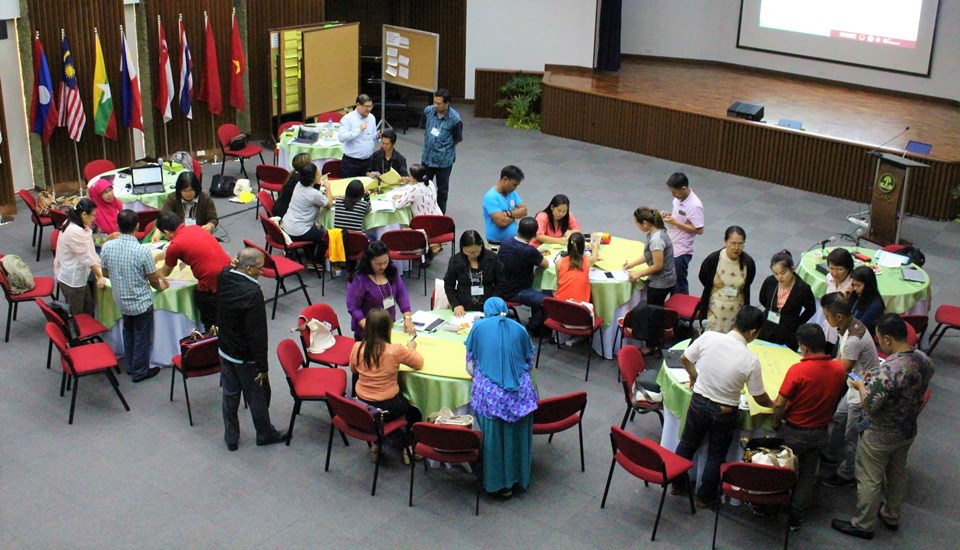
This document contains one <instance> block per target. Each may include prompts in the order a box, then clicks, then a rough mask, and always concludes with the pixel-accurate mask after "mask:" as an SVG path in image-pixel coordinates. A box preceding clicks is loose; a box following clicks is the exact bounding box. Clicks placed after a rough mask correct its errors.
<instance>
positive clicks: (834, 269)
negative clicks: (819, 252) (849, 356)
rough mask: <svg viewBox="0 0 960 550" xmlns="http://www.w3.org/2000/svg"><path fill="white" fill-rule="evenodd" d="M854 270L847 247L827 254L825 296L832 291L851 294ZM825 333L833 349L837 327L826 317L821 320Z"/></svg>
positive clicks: (830, 348)
mask: <svg viewBox="0 0 960 550" xmlns="http://www.w3.org/2000/svg"><path fill="white" fill-rule="evenodd" d="M852 272H853V256H851V255H850V251H848V250H847V249H846V248H834V249H833V250H831V251H830V252H829V253H828V254H827V277H826V278H827V290H826V292H824V296H826V295H827V294H830V293H832V292H840V293H842V294H843V295H844V296H847V297H849V296H850V292H851V290H850V286H851V285H852V284H853V280H852V279H851V278H850V273H852ZM820 326H821V327H823V333H824V334H825V335H826V338H827V351H831V352H832V351H833V350H834V347H835V346H836V345H837V338H838V336H837V329H835V328H834V327H832V326H830V323H828V322H827V320H826V319H824V320H823V321H821V323H820Z"/></svg>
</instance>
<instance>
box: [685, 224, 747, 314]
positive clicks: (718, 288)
mask: <svg viewBox="0 0 960 550" xmlns="http://www.w3.org/2000/svg"><path fill="white" fill-rule="evenodd" d="M746 240H747V232H746V231H744V230H743V228H742V227H739V226H736V225H731V226H730V227H728V228H727V230H726V231H725V232H724V235H723V242H724V247H723V248H721V249H720V250H717V251H716V252H714V253H712V254H710V255H709V256H707V257H706V258H704V260H703V263H702V264H700V276H699V278H700V283H701V284H703V296H702V297H701V298H700V316H701V318H702V319H707V320H708V327H707V328H708V330H717V331H721V332H727V331H729V330H731V329H732V328H733V321H734V319H735V318H736V316H737V313H738V312H739V311H740V308H742V307H743V306H749V305H750V285H751V284H753V279H754V278H755V277H756V276H757V265H756V263H755V262H754V261H753V258H751V257H750V255H749V254H747V253H746V252H744V250H743V247H744V244H745V243H746ZM721 254H722V255H723V256H722V257H721ZM721 263H722V264H723V265H724V266H727V267H725V268H723V269H721ZM731 305H733V306H735V307H733V310H731ZM711 308H712V310H711Z"/></svg>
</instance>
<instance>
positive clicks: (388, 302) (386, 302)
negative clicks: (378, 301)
mask: <svg viewBox="0 0 960 550" xmlns="http://www.w3.org/2000/svg"><path fill="white" fill-rule="evenodd" d="M396 304H397V302H396V300H394V299H393V296H387V297H386V298H384V299H383V309H390V308H392V307H393V306H395V305H396Z"/></svg>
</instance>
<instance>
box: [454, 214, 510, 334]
mask: <svg viewBox="0 0 960 550" xmlns="http://www.w3.org/2000/svg"><path fill="white" fill-rule="evenodd" d="M501 281H503V267H502V266H501V265H500V260H499V259H498V258H497V255H496V254H494V253H493V252H491V251H490V250H488V249H486V248H484V246H483V238H482V237H481V236H480V233H477V232H476V231H474V230H472V229H470V230H467V231H464V232H463V234H462V235H460V252H459V253H457V254H456V255H454V257H453V258H451V259H450V263H449V264H448V265H447V273H446V275H444V276H443V290H444V291H445V292H446V294H447V301H449V302H450V307H451V308H452V309H453V314H454V315H456V316H462V315H463V314H464V312H466V311H483V303H484V302H486V301H487V298H489V297H491V296H495V295H496V294H497V285H498V284H500V282H501Z"/></svg>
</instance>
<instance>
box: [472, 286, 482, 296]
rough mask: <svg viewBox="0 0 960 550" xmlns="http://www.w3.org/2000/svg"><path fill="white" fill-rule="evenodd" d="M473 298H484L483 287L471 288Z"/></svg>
mask: <svg viewBox="0 0 960 550" xmlns="http://www.w3.org/2000/svg"><path fill="white" fill-rule="evenodd" d="M470 295H471V296H483V285H473V286H471V287H470Z"/></svg>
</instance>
